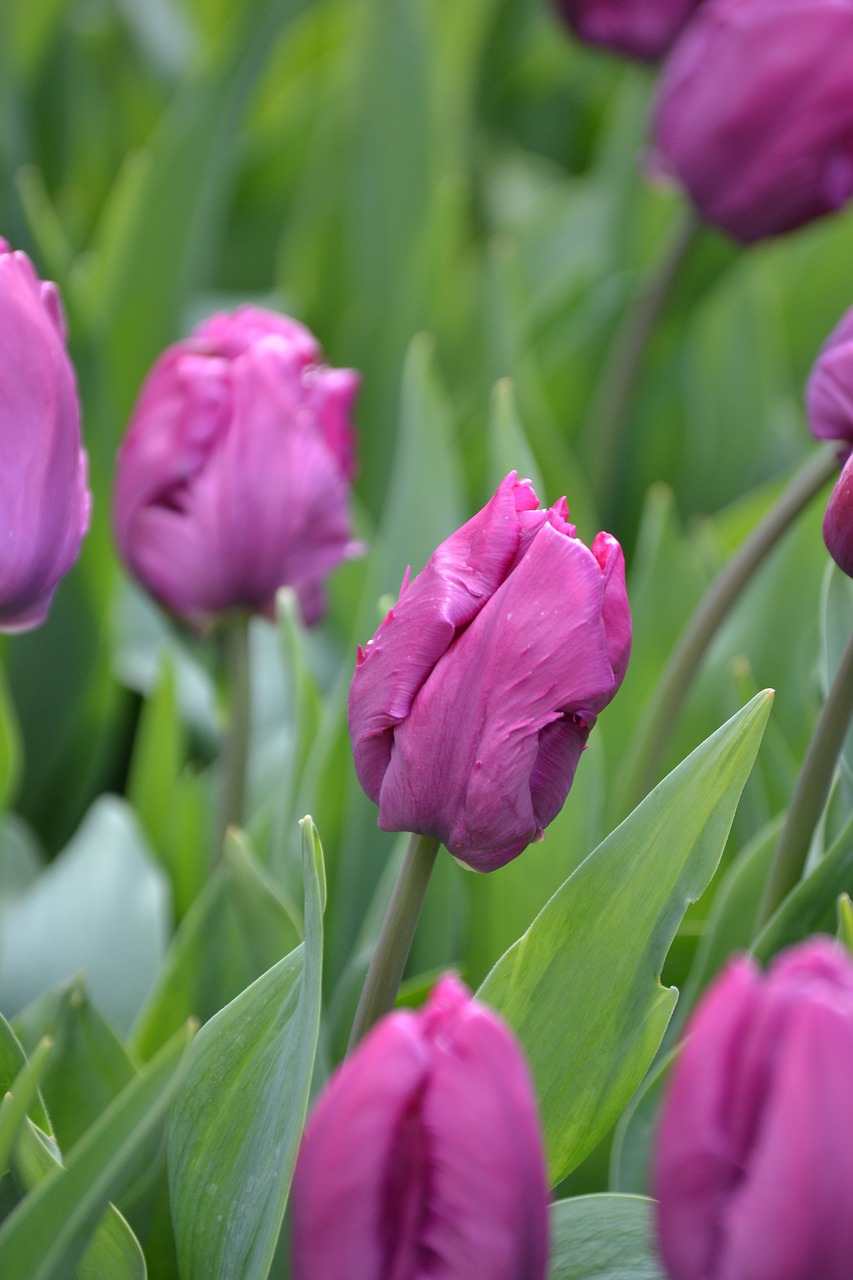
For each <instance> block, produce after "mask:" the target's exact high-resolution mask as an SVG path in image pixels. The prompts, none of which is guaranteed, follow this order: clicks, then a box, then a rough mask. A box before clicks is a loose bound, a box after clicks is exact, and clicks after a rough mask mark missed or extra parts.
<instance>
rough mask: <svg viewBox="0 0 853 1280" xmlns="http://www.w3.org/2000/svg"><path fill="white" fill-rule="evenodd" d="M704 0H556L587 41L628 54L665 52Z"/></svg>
mask: <svg viewBox="0 0 853 1280" xmlns="http://www.w3.org/2000/svg"><path fill="white" fill-rule="evenodd" d="M699 3H701V0H556V5H557V10H558V12H559V13H560V14H561V16H562V17H563V18H564V19H565V21H566V22H567V23H568V24H569V26H570V27H571V28H572V30H573V31H574V33H575V35H576V36H577V37H578V39H579V40H583V41H584V42H585V43H586V44H600V45H604V47H605V48H607V49H615V50H616V52H617V53H624V54H626V55H627V56H628V57H629V58H649V59H653V58H659V57H660V55H661V54H662V53H666V51H667V49H668V48H669V47H670V45H671V44H672V42H673V41H674V40H675V38H676V36H677V35H678V33H679V32H680V31H681V29H682V27H683V26H684V24H685V23H686V22H687V20H688V18H689V17H690V15H691V14H692V12H693V10H694V9H695V8H696V6H697V5H698V4H699Z"/></svg>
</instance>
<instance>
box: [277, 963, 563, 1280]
mask: <svg viewBox="0 0 853 1280" xmlns="http://www.w3.org/2000/svg"><path fill="white" fill-rule="evenodd" d="M292 1208H293V1232H292V1250H293V1276H294V1280H347V1278H348V1277H352V1280H356V1277H357V1278H358V1280H543V1278H544V1276H545V1274H546V1269H547V1258H548V1190H547V1182H546V1174H545V1160H544V1155H543V1150H542V1139H541V1136H540V1132H539V1124H538V1120H537V1115H536V1104H535V1101H534V1096H533V1089H532V1086H531V1083H530V1078H529V1075H528V1072H527V1067H526V1065H525V1062H524V1058H523V1057H522V1054H521V1051H520V1049H519V1048H518V1045H517V1044H516V1042H515V1040H514V1039H513V1037H512V1036H511V1034H510V1032H509V1031H508V1029H507V1027H506V1026H505V1025H504V1023H503V1022H502V1021H501V1020H500V1019H499V1018H498V1017H497V1015H496V1014H495V1013H493V1012H492V1011H491V1010H490V1009H489V1008H488V1007H487V1006H486V1005H483V1004H480V1003H479V1002H478V1001H476V1000H472V999H471V996H470V993H469V992H468V991H467V989H466V988H465V987H464V986H463V985H462V983H460V982H459V981H458V980H457V979H456V978H454V977H452V976H450V975H448V976H446V977H444V978H442V979H441V980H440V981H439V982H438V983H437V984H436V986H435V988H434V990H433V992H432V995H431V996H430V999H429V1002H428V1003H427V1005H426V1006H425V1007H424V1008H423V1009H420V1010H419V1011H418V1012H412V1011H405V1012H403V1011H401V1012H397V1013H392V1014H389V1015H388V1016H387V1017H385V1018H383V1019H382V1020H381V1021H380V1022H378V1023H377V1024H376V1026H375V1027H374V1028H373V1030H372V1031H371V1032H370V1033H369V1034H368V1035H367V1036H366V1038H365V1039H364V1040H363V1041H362V1042H361V1044H360V1045H359V1046H358V1048H357V1049H356V1050H355V1052H354V1053H353V1054H352V1056H351V1057H350V1058H348V1059H347V1060H346V1062H344V1064H343V1066H341V1067H340V1068H339V1069H338V1071H337V1072H336V1074H335V1075H334V1076H333V1077H332V1079H331V1081H330V1082H329V1084H328V1086H327V1088H326V1090H325V1092H324V1093H323V1094H322V1095H321V1097H320V1099H319V1101H318V1103H317V1105H316V1107H315V1109H314V1112H313V1114H312V1115H311V1117H310V1119H309V1121H308V1125H307V1128H306V1130H305V1134H304V1136H303V1139H302V1146H301V1149H300V1152H299V1158H298V1160H297V1164H296V1173H295V1176H294V1182H293V1204H292Z"/></svg>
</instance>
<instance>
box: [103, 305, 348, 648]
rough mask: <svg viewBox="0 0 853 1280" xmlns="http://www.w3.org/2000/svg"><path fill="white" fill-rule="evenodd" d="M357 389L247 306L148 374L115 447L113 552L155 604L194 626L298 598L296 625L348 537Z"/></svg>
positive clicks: (207, 324)
mask: <svg viewBox="0 0 853 1280" xmlns="http://www.w3.org/2000/svg"><path fill="white" fill-rule="evenodd" d="M357 389H358V376H357V374H355V373H354V372H353V371H352V370H351V369H330V368H328V367H327V366H326V365H323V364H321V363H320V348H319V345H318V344H317V342H316V340H315V339H314V338H313V337H312V335H311V334H310V333H309V332H308V330H307V329H306V328H304V327H303V326H302V325H301V324H298V323H297V322H296V321H295V320H290V319H288V318H287V317H286V316H281V315H277V314H275V313H274V312H271V311H262V310H260V309H259V308H257V307H250V306H245V307H239V308H238V309H237V310H236V311H234V312H233V313H231V314H219V315H215V316H212V317H211V318H210V319H209V320H206V321H204V323H203V324H201V325H199V326H198V328H197V329H195V330H194V331H193V333H192V334H191V335H190V337H189V338H187V339H185V340H184V341H183V342H178V343H176V344H175V345H174V346H173V347H170V348H169V349H168V351H166V352H165V353H164V354H163V355H162V356H161V357H160V359H159V360H158V361H157V363H156V364H155V365H154V368H153V369H152V370H151V372H150V374H149V375H148V377H147V379H146V381H145V384H144V386H143V388H142V392H141V394H140V397H139V400H138V402H137V405H136V409H135V411H134V415H133V419H132V421H131V424H130V428H129V430H128V433H127V436H126V438H125V440H124V443H123V444H122V446H121V449H120V450H119V455H118V462H117V468H116V483H115V494H114V501H113V518H114V524H115V531H116V538H117V541H118V546H119V550H120V551H121V554H122V556H123V557H124V559H125V560H126V562H127V564H128V566H129V568H130V569H131V571H132V572H133V573H134V574H135V575H136V577H137V578H138V579H139V580H140V581H141V582H142V583H143V585H144V586H145V587H146V588H147V589H148V590H149V591H150V592H151V594H152V595H153V596H155V598H156V599H157V600H159V601H160V602H161V603H162V604H163V605H165V606H166V608H168V609H171V610H172V611H173V612H174V613H176V614H178V615H180V616H181V617H184V618H186V619H187V620H188V621H190V622H191V623H193V624H195V625H197V626H201V627H204V626H206V625H209V624H210V623H212V622H214V621H215V620H216V619H218V618H219V617H221V616H222V615H225V614H227V613H229V612H230V611H231V610H238V609H239V610H248V611H250V612H253V613H264V614H268V615H270V614H272V612H273V609H274V604H275V594H276V591H277V590H278V588H279V587H282V586H291V587H293V588H295V589H296V591H297V593H298V594H299V597H300V601H301V604H302V610H303V614H304V615H305V618H306V621H309V622H313V621H315V620H316V619H317V618H319V617H320V616H321V615H322V613H323V609H324V592H323V580H324V578H325V577H326V575H327V574H328V573H329V571H330V570H331V569H333V568H334V567H335V565H337V564H338V563H339V562H340V561H341V560H343V559H344V558H345V557H346V556H348V555H351V554H353V553H354V552H355V550H356V544H355V543H353V541H352V539H351V537H350V532H349V517H348V511H347V506H348V500H349V480H350V477H351V475H352V471H353V465H354V459H353V431H352V427H351V425H350V416H349V415H350V412H351V409H352V403H353V400H354V398H355V394H356V392H357Z"/></svg>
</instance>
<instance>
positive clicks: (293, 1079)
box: [169, 818, 325, 1280]
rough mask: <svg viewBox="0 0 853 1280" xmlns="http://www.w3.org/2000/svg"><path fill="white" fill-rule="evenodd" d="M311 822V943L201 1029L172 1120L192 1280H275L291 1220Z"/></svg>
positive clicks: (312, 952)
mask: <svg viewBox="0 0 853 1280" xmlns="http://www.w3.org/2000/svg"><path fill="white" fill-rule="evenodd" d="M301 827H302V840H303V845H302V850H303V852H302V865H303V874H304V877H305V942H304V943H301V944H300V945H299V946H298V947H297V948H296V950H295V951H293V952H292V953H291V954H290V955H289V956H286V957H285V958H284V959H283V960H281V961H280V962H279V963H278V964H277V965H275V966H274V967H273V968H272V969H270V970H269V972H268V973H265V974H264V975H263V977H261V978H259V979H258V981H257V982H255V983H253V985H252V986H251V987H249V988H248V989H247V990H246V991H244V992H243V993H242V994H241V995H239V996H238V997H237V998H236V1000H233V1001H232V1002H231V1004H229V1005H228V1006H227V1007H226V1008H225V1009H223V1010H222V1011H221V1013H218V1014H217V1015H216V1017H215V1018H212V1019H211V1021H210V1022H208V1023H207V1025H206V1026H205V1027H203V1028H202V1030H201V1031H200V1032H199V1035H198V1038H197V1040H196V1043H195V1047H194V1051H193V1061H192V1065H191V1067H190V1071H189V1075H188V1076H187V1080H186V1083H185V1086H184V1088H183V1090H182V1092H181V1095H180V1097H179V1098H178V1101H177V1103H176V1105H175V1110H174V1112H173V1115H172V1119H171V1122H170V1126H169V1183H170V1188H171V1201H172V1216H173V1220H174V1224H175V1235H176V1239H177V1244H178V1258H179V1261H180V1268H181V1276H182V1278H183V1280H217V1278H219V1280H265V1277H266V1276H267V1275H268V1273H269V1268H270V1264H271V1262H272V1258H273V1254H274V1251H275V1246H276V1241H277V1239H278V1234H279V1230H280V1228H281V1222H282V1218H283V1216H284V1209H285V1205H286V1203H287V1194H288V1191H289V1188H290V1179H291V1176H292V1172H293V1164H294V1161H295V1158H296V1151H297V1148H298V1145H299V1139H300V1136H301V1133H302V1126H303V1123H304V1120H305V1112H306V1109H307V1106H308V1091H309V1088H310V1084H311V1075H312V1071H313V1066H314V1054H315V1051H316V1047H317V1036H318V1033H319V1027H320V1000H321V975H322V954H323V940H322V921H323V901H324V897H325V887H324V877H323V863H322V850H321V848H320V841H319V839H318V837H317V832H316V829H315V827H314V824H313V822H312V821H311V819H310V818H303V820H302V823H301Z"/></svg>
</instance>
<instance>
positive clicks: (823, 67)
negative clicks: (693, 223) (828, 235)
mask: <svg viewBox="0 0 853 1280" xmlns="http://www.w3.org/2000/svg"><path fill="white" fill-rule="evenodd" d="M851 82H853V4H851V3H849V0H749V3H748V4H745V3H744V2H743V0H707V2H706V3H705V4H703V5H701V6H700V8H699V9H698V10H697V12H696V15H695V17H694V19H693V20H692V21H691V23H690V24H689V26H688V27H687V28H686V30H685V32H684V34H683V36H682V37H681V39H680V40H679V41H678V43H677V44H676V46H675V48H674V49H673V51H672V53H671V55H670V58H669V59H668V61H667V63H666V66H665V68H664V72H663V76H662V80H661V84H660V90H659V94H658V100H657V107H656V112H655V120H654V128H653V132H654V140H655V154H654V156H653V160H652V166H651V167H652V169H653V170H657V171H658V172H663V173H665V174H669V175H671V176H673V177H675V178H676V179H677V180H678V181H679V182H681V183H682V185H683V186H684V187H686V188H687V191H688V192H689V193H690V196H691V197H692V199H693V202H694V204H695V205H696V207H697V209H698V210H699V212H700V213H701V214H702V215H703V217H705V218H706V219H707V220H708V221H709V222H712V223H715V224H716V225H717V226H718V227H721V228H722V229H723V230H724V231H726V232H727V233H728V234H729V235H730V236H732V237H733V238H734V239H735V240H739V241H741V242H742V243H744V244H748V243H750V242H752V241H754V240H760V239H762V238H763V237H765V236H774V235H779V234H781V233H782V232H785V231H791V230H793V229H794V228H795V227H799V226H801V225H802V224H803V223H806V222H811V221H812V220H813V219H814V218H819V217H821V216H822V215H824V214H827V213H832V212H833V211H834V210H836V209H838V208H840V207H841V206H842V205H844V204H846V203H847V201H848V200H849V199H850V197H851V195H853V95H851V93H850V84H851Z"/></svg>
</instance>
